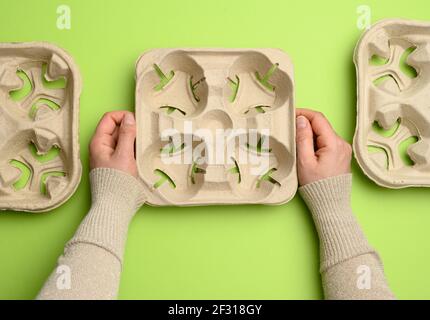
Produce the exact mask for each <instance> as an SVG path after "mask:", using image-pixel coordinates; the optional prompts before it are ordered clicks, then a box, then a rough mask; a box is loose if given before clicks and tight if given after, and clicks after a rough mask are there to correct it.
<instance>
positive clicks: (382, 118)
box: [354, 19, 430, 188]
mask: <svg viewBox="0 0 430 320" xmlns="http://www.w3.org/2000/svg"><path fill="white" fill-rule="evenodd" d="M354 60H355V65H356V69H357V82H358V88H357V90H358V92H357V94H358V102H357V127H356V132H355V137H354V150H355V155H356V158H357V160H358V163H359V164H360V166H361V168H362V169H363V171H364V172H365V173H366V174H367V175H368V176H369V177H370V178H371V179H373V180H374V181H375V182H376V183H378V184H379V185H381V186H385V187H389V188H403V187H409V186H430V109H429V107H430V23H425V22H416V21H408V20H400V19H392V20H384V21H381V22H379V23H377V24H375V25H374V26H373V27H372V28H371V29H370V30H368V31H367V32H366V33H365V34H364V35H363V36H362V38H361V39H360V41H359V42H358V44H357V47H356V50H355V56H354ZM402 152H403V153H407V154H403V157H402Z"/></svg>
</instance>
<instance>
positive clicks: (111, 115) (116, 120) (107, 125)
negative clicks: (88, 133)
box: [95, 111, 127, 135]
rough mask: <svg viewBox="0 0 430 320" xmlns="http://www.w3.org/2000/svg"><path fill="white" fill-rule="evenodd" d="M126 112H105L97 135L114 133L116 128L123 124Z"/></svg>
mask: <svg viewBox="0 0 430 320" xmlns="http://www.w3.org/2000/svg"><path fill="white" fill-rule="evenodd" d="M126 113H127V111H112V112H107V113H105V114H104V115H103V117H102V118H101V120H100V122H99V124H98V125H97V128H96V133H95V135H102V134H108V135H112V134H113V133H114V131H115V128H116V127H117V126H119V125H120V124H121V121H122V119H123V118H124V115H125V114H126Z"/></svg>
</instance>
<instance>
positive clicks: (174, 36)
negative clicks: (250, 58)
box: [0, 0, 430, 299]
mask: <svg viewBox="0 0 430 320" xmlns="http://www.w3.org/2000/svg"><path fill="white" fill-rule="evenodd" d="M60 4H68V5H70V7H71V10H72V27H71V30H58V29H57V28H56V19H57V14H56V9H57V6H58V5H60ZM361 4H363V2H362V1H346V0H339V1H305V0H298V1H284V0H283V1H281V0H280V1H271V0H267V1H257V0H247V1H231V0H217V1H188V0H182V1H167V0H165V1H142V0H140V1H137V0H135V1H103V2H102V1H94V0H93V1H89V0H85V1H84V0H82V1H67V0H64V1H63V0H62V1H47V0H45V1H29V0H27V1H4V0H3V1H1V2H0V41H30V40H46V41H50V42H53V43H55V44H57V45H59V46H61V47H63V48H65V49H66V50H67V51H68V52H69V53H70V54H72V55H73V57H74V59H75V61H76V63H77V64H78V65H79V67H80V70H81V73H82V77H83V93H82V98H81V112H80V120H81V132H80V142H81V146H82V148H81V149H82V153H81V158H82V162H83V167H84V171H83V176H82V182H81V184H80V186H79V189H78V190H77V192H76V193H75V195H74V196H73V197H72V198H71V199H70V201H68V202H67V203H66V204H64V205H63V206H61V207H60V208H58V209H56V210H54V211H52V212H50V213H48V214H23V213H10V212H6V213H3V214H0V261H1V263H0V298H27V299H31V298H34V297H35V295H36V293H37V292H38V290H39V289H40V287H41V286H42V284H43V283H44V281H45V279H46V277H47V276H48V275H49V274H50V272H51V271H52V269H53V267H54V266H55V263H56V260H57V257H58V256H59V255H60V253H61V252H62V249H63V246H64V244H65V243H66V241H67V240H68V239H70V238H71V237H72V235H73V233H74V231H75V230H76V228H77V226H78V225H79V223H80V221H81V220H82V218H83V217H84V215H85V214H86V212H87V210H88V208H89V206H90V193H89V185H88V151H87V145H88V142H89V140H90V137H91V135H92V133H93V131H94V128H95V126H96V124H97V122H98V120H99V118H100V117H101V116H102V114H103V113H104V112H106V111H109V110H116V109H128V110H133V102H134V64H135V61H136V59H137V57H138V56H139V55H140V54H141V53H142V52H143V51H145V50H148V49H151V48H158V47H184V46H190V47H278V48H282V49H283V50H285V51H286V52H288V54H289V55H290V56H291V57H292V60H293V62H294V65H295V73H296V75H295V80H296V84H297V90H296V101H297V105H298V106H306V107H311V108H314V109H318V110H320V111H323V112H324V113H325V114H326V115H327V117H328V118H329V119H330V120H331V121H332V123H333V126H334V128H335V129H336V130H337V131H338V132H339V134H340V135H341V136H343V137H345V138H346V139H347V140H349V141H351V140H352V136H353V132H354V127H355V71H354V67H353V64H352V53H353V49H354V45H355V43H356V41H357V39H358V37H359V35H360V34H361V31H360V30H358V29H357V27H356V22H357V13H356V10H357V6H358V5H361ZM365 4H367V5H369V6H370V7H371V9H372V21H377V20H379V19H382V18H388V17H405V18H413V19H419V20H426V19H427V20H430V10H429V9H430V3H429V2H428V0H423V1H412V0H411V1H406V2H393V1H381V0H378V1H366V2H365ZM353 171H354V186H353V199H352V205H353V209H354V211H355V212H356V215H357V218H358V220H359V221H360V223H361V225H362V226H363V229H364V231H365V233H366V235H367V236H368V238H369V240H370V242H371V243H372V244H373V245H374V247H375V248H377V249H378V251H379V253H380V255H381V257H382V259H383V261H384V265H385V270H386V274H387V277H388V280H389V283H390V285H391V287H392V289H393V291H394V292H395V294H396V295H397V297H399V298H430V277H429V276H428V271H429V270H430V253H429V252H430V241H429V240H430V233H429V231H428V226H429V225H430V214H429V209H428V208H429V203H430V198H429V195H430V190H429V189H418V188H415V189H405V190H389V189H384V188H381V187H378V186H376V185H375V184H374V183H373V182H372V181H370V180H369V179H368V178H366V177H365V176H364V174H363V173H362V172H361V171H360V170H359V169H358V167H357V165H356V163H354V165H353ZM318 262H319V256H318V242H317V237H316V235H315V230H314V227H313V224H312V220H311V218H310V215H309V213H308V211H307V210H306V207H305V205H304V204H303V202H302V200H301V199H300V197H298V196H296V197H295V198H294V199H293V200H292V201H291V202H290V203H288V204H286V205H283V206H277V207H262V206H237V207H209V208H198V207H196V208H151V207H146V206H145V207H144V208H142V209H141V210H140V212H139V213H138V214H137V216H136V218H135V219H134V220H133V223H132V225H131V227H130V232H129V238H128V243H127V250H126V255H125V265H124V272H123V274H122V281H121V288H120V298H123V299H127V298H132V299H135V298H150V299H154V298H173V299H174V298H197V299H200V298H243V299H246V298H259V299H289V298H304V299H318V298H321V297H322V289H321V284H320V276H319V273H318V267H319V265H318Z"/></svg>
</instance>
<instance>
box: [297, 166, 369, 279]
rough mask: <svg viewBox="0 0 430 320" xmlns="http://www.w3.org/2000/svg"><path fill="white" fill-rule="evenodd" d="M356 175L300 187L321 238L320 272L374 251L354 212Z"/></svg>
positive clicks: (337, 177)
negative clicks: (352, 189) (353, 195)
mask: <svg viewBox="0 0 430 320" xmlns="http://www.w3.org/2000/svg"><path fill="white" fill-rule="evenodd" d="M351 186H352V175H351V174H345V175H340V176H336V177H331V178H327V179H323V180H319V181H315V182H313V183H310V184H307V185H304V186H303V187H300V188H299V192H300V195H301V196H302V198H303V199H304V201H305V202H306V204H307V206H308V208H309V210H310V211H311V213H312V217H313V220H314V222H315V226H316V229H317V231H318V236H319V239H320V259H321V268H320V271H321V272H324V271H325V270H327V269H328V268H330V267H331V266H333V265H335V264H338V263H340V262H343V261H345V260H347V259H350V258H353V257H356V256H359V255H361V254H365V253H370V252H374V250H373V248H372V247H370V245H369V243H368V242H367V239H366V237H365V236H364V234H363V232H362V231H361V228H360V226H359V224H358V222H357V221H356V219H355V217H354V215H353V213H352V209H351V202H350V197H351Z"/></svg>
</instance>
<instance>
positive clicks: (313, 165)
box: [296, 109, 352, 186]
mask: <svg viewBox="0 0 430 320" xmlns="http://www.w3.org/2000/svg"><path fill="white" fill-rule="evenodd" d="M296 131H297V132H296V143H297V174H298V178H299V184H300V185H301V186H304V185H305V184H308V183H312V182H315V181H318V180H321V179H325V178H329V177H334V176H338V175H342V174H346V173H349V172H351V155H352V148H351V145H350V144H349V143H348V142H346V141H345V140H343V139H342V138H341V137H339V136H338V135H337V134H336V132H335V131H334V130H333V128H332V127H331V125H330V123H329V122H328V120H327V119H326V118H325V116H324V115H323V114H322V113H320V112H316V111H312V110H308V109H297V110H296Z"/></svg>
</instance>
